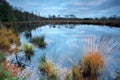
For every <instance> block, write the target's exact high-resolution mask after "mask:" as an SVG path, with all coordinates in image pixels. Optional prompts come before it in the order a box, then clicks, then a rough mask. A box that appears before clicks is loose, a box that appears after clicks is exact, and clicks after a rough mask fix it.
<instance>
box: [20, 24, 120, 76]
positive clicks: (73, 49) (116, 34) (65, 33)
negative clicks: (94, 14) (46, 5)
mask: <svg viewBox="0 0 120 80" xmlns="http://www.w3.org/2000/svg"><path fill="white" fill-rule="evenodd" d="M61 26H62V25H61ZM67 27H68V28H66V25H64V26H62V27H60V25H56V27H55V28H53V27H50V26H49V25H46V26H43V27H38V28H36V29H35V30H32V31H31V32H32V37H35V36H40V35H44V36H45V41H46V42H47V47H46V49H43V50H42V49H38V48H35V55H34V56H33V57H32V62H31V64H32V65H34V64H35V63H36V65H37V63H38V60H39V58H40V55H41V54H42V53H45V54H46V56H47V58H48V59H49V60H50V61H53V62H54V63H56V64H59V65H60V66H61V67H70V66H72V65H74V64H77V63H78V61H79V60H80V59H81V58H82V57H83V55H84V53H86V52H88V51H91V50H98V49H99V51H100V52H101V53H102V54H103V56H104V58H105V61H106V64H107V66H106V67H109V69H108V68H107V69H108V71H111V72H112V71H113V72H114V71H115V70H116V69H118V68H119V66H120V63H119V61H118V60H120V59H119V58H120V55H118V54H119V52H120V51H118V48H117V47H119V46H120V45H119V44H120V29H118V28H109V27H107V26H103V27H101V26H97V25H95V26H93V25H76V26H73V28H72V29H70V28H69V26H67ZM22 34H24V33H21V35H20V37H21V42H22V43H26V42H28V39H26V38H25V36H24V35H22ZM103 35H104V39H103V40H102V41H101V36H103ZM114 40H117V41H116V42H115V43H114V44H112V43H113V42H114ZM100 41H101V42H100ZM115 46H116V47H115ZM114 48H115V49H116V50H115V49H114ZM112 49H113V50H112ZM110 52H111V53H112V54H109V55H107V54H108V53H110ZM113 53H114V54H113ZM116 57H118V58H117V59H115V58H116ZM118 70H120V68H119V69H118ZM109 75H112V74H109Z"/></svg>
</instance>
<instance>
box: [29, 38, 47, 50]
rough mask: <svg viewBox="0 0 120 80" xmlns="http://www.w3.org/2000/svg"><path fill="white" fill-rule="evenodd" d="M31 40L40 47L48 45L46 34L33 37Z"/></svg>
mask: <svg viewBox="0 0 120 80" xmlns="http://www.w3.org/2000/svg"><path fill="white" fill-rule="evenodd" d="M30 42H32V43H34V44H35V45H37V46H38V47H40V48H45V47H46V43H45V38H44V36H40V37H35V38H32V39H31V41H30Z"/></svg>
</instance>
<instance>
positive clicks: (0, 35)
mask: <svg viewBox="0 0 120 80" xmlns="http://www.w3.org/2000/svg"><path fill="white" fill-rule="evenodd" d="M12 43H15V44H16V45H19V44H20V40H19V38H18V37H17V35H16V34H15V33H14V31H13V30H12V29H9V30H7V29H5V28H0V50H8V49H9V48H10V44H12Z"/></svg>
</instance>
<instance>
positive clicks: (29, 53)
mask: <svg viewBox="0 0 120 80" xmlns="http://www.w3.org/2000/svg"><path fill="white" fill-rule="evenodd" d="M23 51H24V52H25V57H26V60H31V57H32V56H33V55H34V51H33V47H32V45H30V44H28V43H26V44H24V46H23Z"/></svg>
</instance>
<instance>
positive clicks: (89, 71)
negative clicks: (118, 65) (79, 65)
mask: <svg viewBox="0 0 120 80" xmlns="http://www.w3.org/2000/svg"><path fill="white" fill-rule="evenodd" d="M103 67H104V59H103V57H102V55H101V54H100V53H99V52H90V53H88V54H86V55H85V56H84V58H83V77H90V78H91V79H89V80H97V73H99V71H100V70H101V69H102V68H103Z"/></svg>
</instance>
